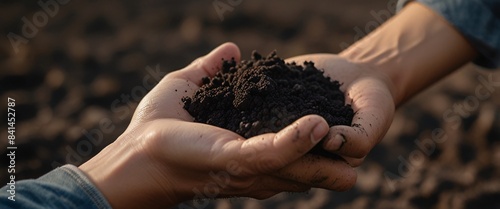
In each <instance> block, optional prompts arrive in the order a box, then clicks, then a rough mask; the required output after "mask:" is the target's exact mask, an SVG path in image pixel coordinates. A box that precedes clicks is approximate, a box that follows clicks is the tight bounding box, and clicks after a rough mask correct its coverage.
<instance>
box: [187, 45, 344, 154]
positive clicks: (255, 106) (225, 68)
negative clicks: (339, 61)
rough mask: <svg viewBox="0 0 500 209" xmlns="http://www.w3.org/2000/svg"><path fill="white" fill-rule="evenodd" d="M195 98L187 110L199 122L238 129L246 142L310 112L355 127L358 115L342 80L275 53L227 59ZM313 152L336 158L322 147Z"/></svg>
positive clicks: (329, 121)
mask: <svg viewBox="0 0 500 209" xmlns="http://www.w3.org/2000/svg"><path fill="white" fill-rule="evenodd" d="M202 82H203V85H202V86H201V87H200V89H198V90H197V91H196V92H195V94H194V95H193V96H192V97H191V98H190V97H184V98H183V99H182V101H183V102H184V108H185V109H186V110H187V111H188V112H189V113H190V114H191V115H192V116H193V117H194V120H195V122H201V123H207V124H210V125H214V126H218V127H222V128H225V129H228V130H231V131H234V132H236V133H238V134H240V135H241V136H243V137H245V138H250V137H253V136H256V135H259V134H264V133H270V132H274V133H276V132H278V131H280V130H281V129H283V128H284V127H286V126H287V125H290V124H291V123H293V122H294V121H295V120H297V119H299V118H300V117H302V116H305V115H309V114H317V115H320V116H322V117H323V118H325V120H326V121H327V122H328V125H330V126H334V125H351V122H352V117H353V115H354V113H353V110H352V108H351V106H350V105H346V104H345V103H344V101H345V98H344V93H343V92H342V91H340V89H339V88H340V86H341V84H340V83H339V82H338V81H335V80H332V79H331V78H329V77H325V76H324V74H323V71H320V70H318V69H316V67H315V66H314V63H313V62H304V65H303V66H301V65H297V64H296V63H285V62H284V60H283V59H281V58H280V57H278V56H277V55H276V52H275V51H274V52H272V53H271V54H269V55H268V56H267V57H262V56H261V55H260V54H259V53H257V52H255V51H254V52H253V53H252V59H251V60H248V61H247V60H243V61H241V63H236V62H235V60H234V59H231V60H223V63H222V69H221V70H220V71H219V72H218V73H217V74H216V75H215V76H214V77H213V78H209V77H205V78H203V79H202ZM311 153H313V154H319V155H323V156H329V157H333V156H331V154H329V152H326V151H325V150H323V149H322V148H321V147H320V146H316V147H315V148H314V149H313V150H311Z"/></svg>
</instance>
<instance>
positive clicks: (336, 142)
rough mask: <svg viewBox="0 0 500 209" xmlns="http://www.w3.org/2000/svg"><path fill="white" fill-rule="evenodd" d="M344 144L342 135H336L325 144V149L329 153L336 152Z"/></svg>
mask: <svg viewBox="0 0 500 209" xmlns="http://www.w3.org/2000/svg"><path fill="white" fill-rule="evenodd" d="M344 143H345V137H344V135H343V134H337V135H335V137H333V138H332V139H330V141H329V142H328V144H327V148H328V149H329V150H331V151H338V150H340V148H342V146H344Z"/></svg>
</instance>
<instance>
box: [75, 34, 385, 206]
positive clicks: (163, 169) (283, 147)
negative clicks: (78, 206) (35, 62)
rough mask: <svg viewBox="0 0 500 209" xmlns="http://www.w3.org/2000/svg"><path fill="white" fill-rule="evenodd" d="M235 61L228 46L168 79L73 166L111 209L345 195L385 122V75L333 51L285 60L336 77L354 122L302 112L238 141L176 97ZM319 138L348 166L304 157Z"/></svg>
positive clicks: (235, 51)
mask: <svg viewBox="0 0 500 209" xmlns="http://www.w3.org/2000/svg"><path fill="white" fill-rule="evenodd" d="M232 57H234V58H235V59H236V60H239V59H240V52H239V49H238V47H237V46H236V45H234V44H231V43H226V44H223V45H221V46H219V47H218V48H216V49H215V50H213V51H212V52H211V53H209V54H208V55H206V56H204V57H201V58H198V59H197V60H195V61H194V62H193V63H191V64H190V65H189V66H187V67H185V68H183V69H181V70H178V71H175V72H172V73H170V74H168V75H167V76H165V78H163V79H162V80H161V82H160V83H159V84H158V85H157V86H156V87H155V88H154V89H152V90H151V92H149V93H148V94H147V95H146V96H145V97H144V98H143V100H142V101H141V103H140V104H139V106H138V108H137V110H136V111H135V114H134V116H133V118H132V121H131V123H130V125H129V127H128V128H127V130H126V131H125V132H124V133H123V134H122V135H121V136H120V137H119V138H118V139H117V140H116V141H115V142H114V143H112V144H110V145H109V146H108V147H106V148H105V149H104V150H103V151H102V152H100V153H99V154H98V155H97V156H95V157H94V158H92V159H91V160H89V161H88V162H86V163H85V164H83V165H82V166H80V169H81V170H83V171H84V172H85V173H86V174H87V175H88V176H89V177H90V178H91V179H92V181H94V183H95V184H96V186H97V187H98V188H99V189H100V190H101V191H102V193H103V194H104V195H105V196H106V198H107V199H108V201H109V202H110V203H111V205H112V206H113V207H116V208H122V207H123V208H134V207H145V206H146V205H147V206H148V207H150V208H155V207H164V206H172V205H176V204H178V203H180V202H182V201H185V200H189V199H196V198H214V197H232V196H246V197H253V198H257V199H264V198H268V197H271V196H273V195H275V194H277V193H280V192H284V191H286V192H302V191H307V190H309V189H310V188H311V187H318V188H325V189H330V190H336V191H344V190H347V189H349V188H351V187H352V186H353V185H354V184H355V182H356V172H355V171H354V170H353V167H355V166H358V165H359V164H360V163H361V162H362V160H363V159H364V157H365V156H366V155H367V154H368V152H369V151H370V150H371V149H372V148H373V146H374V145H376V144H377V143H378V142H379V141H380V139H381V138H382V137H383V135H384V134H385V132H386V131H387V129H388V128H389V126H390V123H391V121H392V116H393V114H394V109H395V107H394V101H393V96H392V95H393V94H392V92H391V89H392V86H391V83H390V82H389V79H388V78H387V77H385V76H384V75H383V74H381V73H378V72H376V71H373V70H371V68H370V67H369V66H364V65H361V64H354V63H351V62H349V61H348V60H346V59H344V58H342V57H340V56H336V55H330V54H316V55H304V56H299V57H294V58H291V59H288V60H287V62H291V61H295V62H297V63H303V62H304V61H313V62H314V63H315V65H316V66H317V67H318V68H319V69H324V71H325V74H327V75H330V76H331V77H332V78H333V79H336V80H339V81H340V82H341V83H343V85H342V87H341V89H342V90H343V91H344V92H345V94H346V100H347V101H346V103H348V104H351V105H352V107H353V109H354V111H355V116H354V118H353V125H352V126H334V127H328V124H327V123H326V121H325V120H324V119H323V118H321V117H320V116H317V115H308V116H305V117H302V118H300V119H299V120H297V121H296V122H294V123H293V124H291V125H290V126H288V127H286V128H285V129H283V130H281V131H280V132H278V133H268V134H263V135H259V136H255V137H252V138H249V139H246V140H244V139H243V138H242V137H241V136H239V135H238V134H236V133H234V132H231V131H228V130H225V129H222V128H218V127H214V126H210V125H206V124H200V123H194V122H193V118H192V117H191V116H190V115H189V113H188V112H187V111H185V110H184V109H183V107H182V106H183V104H182V103H181V98H182V97H184V96H191V95H192V94H193V93H194V91H196V90H197V89H198V88H199V86H200V85H201V78H202V77H205V76H213V75H214V74H215V73H216V72H217V71H218V69H219V68H220V67H219V66H220V64H221V58H223V59H230V58H232ZM325 136H326V137H325ZM323 138H325V140H323V141H321V139H323ZM317 143H323V147H324V148H325V149H326V150H328V151H331V152H332V153H336V154H339V155H340V156H342V157H343V158H344V159H345V160H346V162H344V161H338V160H332V159H327V158H324V157H319V156H312V155H309V154H307V152H308V151H309V150H310V149H311V148H313V147H314V146H315V145H316V144H317Z"/></svg>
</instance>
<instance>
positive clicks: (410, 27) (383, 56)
mask: <svg viewBox="0 0 500 209" xmlns="http://www.w3.org/2000/svg"><path fill="white" fill-rule="evenodd" d="M416 17H417V18H418V19H417V18H416ZM475 55H476V52H475V50H474V49H473V48H472V47H471V45H470V44H469V43H468V42H467V40H465V38H464V37H463V36H462V35H461V34H460V33H459V32H458V31H457V30H456V29H455V28H454V27H453V26H451V25H450V24H449V23H448V22H447V21H446V20H445V19H443V18H442V17H441V16H440V15H438V14H436V13H435V12H434V11H432V10H431V9H429V8H427V7H425V6H424V5H422V4H420V3H415V2H412V3H409V4H408V5H407V6H406V7H405V8H404V9H403V10H402V11H401V12H400V13H398V14H397V15H396V16H394V17H392V18H390V19H389V20H388V21H387V22H386V23H384V24H383V25H381V26H380V27H379V28H377V29H376V30H375V31H373V32H372V33H370V34H369V35H368V36H366V37H364V38H363V39H362V40H360V41H358V42H357V43H355V44H353V45H352V46H351V47H349V48H348V49H346V50H345V51H343V52H342V53H341V54H340V56H342V57H345V58H346V59H349V60H351V62H354V63H357V64H364V65H368V66H370V68H371V69H373V70H375V71H378V72H380V73H382V74H385V75H386V76H387V77H388V78H389V80H390V81H391V83H392V84H393V87H391V88H392V92H394V94H393V98H394V103H395V105H396V106H398V105H401V104H402V103H403V102H404V101H406V100H407V99H409V98H411V97H412V96H413V95H415V94H417V93H419V92H420V91H422V90H423V89H425V88H426V87H428V86H430V85H432V84H433V83H435V82H436V81H438V80H439V79H441V78H442V77H444V76H446V75H448V74H449V73H451V72H452V71H454V70H456V69H457V68H459V67H460V66H462V65H464V64H465V63H466V62H468V61H470V60H472V59H473V58H474V56H475Z"/></svg>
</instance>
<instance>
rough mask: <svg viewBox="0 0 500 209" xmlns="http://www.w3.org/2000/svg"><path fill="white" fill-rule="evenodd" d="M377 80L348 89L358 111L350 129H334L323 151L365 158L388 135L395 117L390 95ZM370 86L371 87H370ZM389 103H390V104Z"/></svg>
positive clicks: (363, 81) (342, 127) (364, 81)
mask: <svg viewBox="0 0 500 209" xmlns="http://www.w3.org/2000/svg"><path fill="white" fill-rule="evenodd" d="M379 82H381V81H378V80H375V79H370V78H367V79H364V80H362V81H359V83H361V84H362V85H361V84H360V85H352V86H350V87H349V89H348V90H347V91H348V93H349V94H348V95H349V96H350V98H346V100H350V99H352V104H351V105H352V107H353V109H354V111H355V114H354V116H353V121H352V123H351V126H344V125H339V126H333V127H331V128H330V133H329V136H328V137H327V138H326V140H324V142H323V148H324V149H325V150H328V151H330V152H333V153H336V154H339V155H343V156H347V157H353V158H362V157H364V156H366V155H367V154H368V152H369V151H370V150H371V149H372V148H373V146H375V145H376V144H377V143H378V142H380V140H381V139H382V137H383V136H384V135H385V133H386V132H387V129H388V128H389V127H390V124H391V122H392V116H393V114H394V109H395V107H394V104H393V103H392V101H393V100H392V98H390V95H391V94H390V92H388V90H387V89H384V88H383V86H384V85H382V84H380V83H379ZM367 87H370V88H367ZM388 101H390V102H388Z"/></svg>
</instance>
